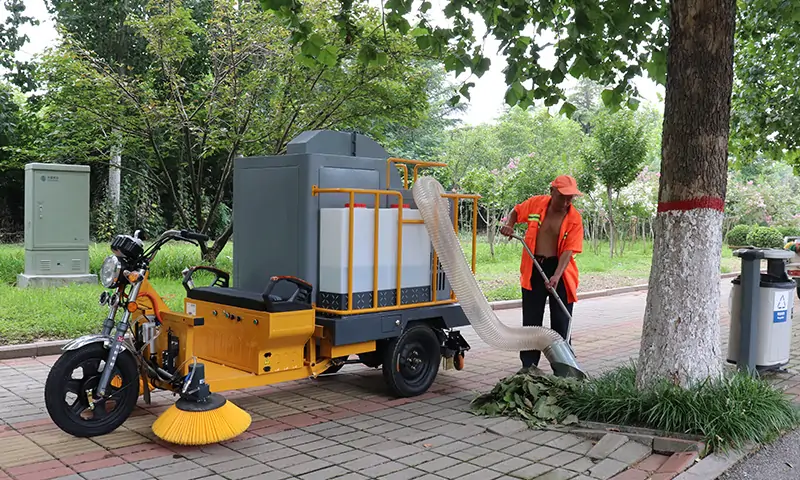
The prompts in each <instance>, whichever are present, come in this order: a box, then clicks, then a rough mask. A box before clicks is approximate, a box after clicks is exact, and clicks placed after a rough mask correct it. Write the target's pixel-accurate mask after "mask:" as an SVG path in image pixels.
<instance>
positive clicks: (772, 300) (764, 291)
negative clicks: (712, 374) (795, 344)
mask: <svg viewBox="0 0 800 480" xmlns="http://www.w3.org/2000/svg"><path fill="white" fill-rule="evenodd" d="M775 273H776V272H775V271H774V270H773V272H772V274H769V273H762V274H761V281H760V286H759V287H760V288H759V289H758V298H759V301H758V309H757V311H756V314H755V316H754V318H753V321H754V322H755V323H756V331H757V334H756V339H755V349H756V354H755V367H756V368H757V369H774V368H780V367H782V366H784V365H786V364H787V363H788V362H789V352H790V350H791V344H792V314H793V311H794V290H795V288H796V284H795V282H794V280H792V279H791V278H789V277H788V276H787V275H786V274H785V272H784V274H783V275H775ZM732 283H733V288H732V290H731V295H730V299H729V308H730V314H731V321H730V336H729V340H728V362H729V363H734V364H735V363H737V361H738V357H739V335H740V329H741V313H742V312H741V308H742V301H741V295H742V278H741V275H739V276H737V277H736V278H735V279H734V280H733V282H732Z"/></svg>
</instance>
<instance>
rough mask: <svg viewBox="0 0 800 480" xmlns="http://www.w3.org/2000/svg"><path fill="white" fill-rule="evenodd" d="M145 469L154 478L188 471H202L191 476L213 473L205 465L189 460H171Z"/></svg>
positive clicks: (186, 473) (203, 475)
mask: <svg viewBox="0 0 800 480" xmlns="http://www.w3.org/2000/svg"><path fill="white" fill-rule="evenodd" d="M145 471H146V472H147V473H149V474H150V475H152V476H154V477H156V478H160V477H166V476H167V475H173V474H183V475H188V472H190V471H195V472H200V471H202V472H204V473H202V474H200V475H197V476H195V477H193V478H201V477H205V476H208V475H213V474H214V472H212V471H211V470H209V469H207V468H205V467H200V466H199V465H197V464H196V463H193V462H190V461H188V460H173V462H172V463H170V464H168V465H162V466H159V467H156V468H152V469H147V470H145Z"/></svg>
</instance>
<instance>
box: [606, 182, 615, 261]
mask: <svg viewBox="0 0 800 480" xmlns="http://www.w3.org/2000/svg"><path fill="white" fill-rule="evenodd" d="M606 193H607V194H608V227H609V234H608V242H609V250H610V252H611V258H614V213H613V210H612V208H613V207H612V204H613V202H614V198H613V193H614V192H613V191H612V190H611V186H610V185H609V186H607V187H606Z"/></svg>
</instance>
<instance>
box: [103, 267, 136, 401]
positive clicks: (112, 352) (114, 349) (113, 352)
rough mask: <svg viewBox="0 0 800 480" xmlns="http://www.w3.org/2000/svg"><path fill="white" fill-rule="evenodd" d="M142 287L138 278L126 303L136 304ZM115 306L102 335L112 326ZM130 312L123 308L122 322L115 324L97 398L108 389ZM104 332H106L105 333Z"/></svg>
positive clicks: (120, 350)
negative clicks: (115, 328) (114, 332)
mask: <svg viewBox="0 0 800 480" xmlns="http://www.w3.org/2000/svg"><path fill="white" fill-rule="evenodd" d="M141 287H142V277H140V278H139V279H138V280H137V281H136V283H134V284H133V287H131V292H130V295H128V303H131V302H133V303H136V299H137V298H138V297H139V289H140V288H141ZM116 309H117V306H112V310H111V312H110V313H109V318H107V319H106V321H105V322H104V323H103V333H104V334H110V333H111V328H112V327H113V325H114V320H113V318H114V314H115V313H116ZM131 315H132V312H131V311H130V309H128V308H127V304H126V308H125V312H124V313H123V314H122V320H120V321H119V323H117V331H116V334H115V335H114V337H113V338H114V340H113V341H112V342H111V348H110V349H109V352H108V358H107V359H106V365H105V367H104V368H103V374H102V375H101V376H100V383H99V384H98V385H97V396H98V397H101V398H102V397H104V396H105V394H106V388H108V384H109V382H110V381H111V373H112V372H113V371H114V365H116V363H117V357H118V356H119V354H120V352H122V344H123V343H124V342H125V333H126V332H127V330H128V322H129V321H130V318H131ZM106 330H108V331H107V332H106Z"/></svg>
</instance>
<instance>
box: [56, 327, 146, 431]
mask: <svg viewBox="0 0 800 480" xmlns="http://www.w3.org/2000/svg"><path fill="white" fill-rule="evenodd" d="M107 357H108V349H106V348H105V347H104V346H103V344H102V343H99V342H98V343H91V344H89V345H86V346H84V347H82V348H80V349H78V350H70V351H67V352H65V353H64V354H63V355H62V356H61V357H60V358H59V359H58V360H57V361H56V363H55V364H54V365H53V368H51V369H50V373H49V374H48V375H47V381H46V383H45V385H44V400H45V406H46V407H47V412H48V413H49V414H50V418H52V419H53V422H54V423H55V424H56V425H58V427H59V428H60V429H61V430H63V431H65V432H67V433H69V434H70V435H73V436H76V437H94V436H98V435H105V434H107V433H111V432H113V431H114V430H116V429H117V428H118V427H119V426H120V425H122V424H123V423H124V422H125V420H127V419H128V417H129V416H130V414H131V412H133V409H134V408H135V407H136V402H137V400H138V398H139V372H138V369H137V367H136V359H135V358H134V357H133V355H132V354H131V353H130V352H128V351H123V352H122V353H120V354H119V356H117V361H116V363H115V365H114V373H113V376H112V377H111V378H112V381H114V382H113V383H115V384H117V385H118V386H113V385H109V387H108V390H107V392H108V395H109V398H107V399H104V400H102V401H100V402H96V403H95V404H94V410H90V409H89V402H88V400H87V398H86V396H87V395H86V393H85V391H86V390H91V391H92V393H96V389H97V384H98V383H99V382H100V375H101V374H102V370H101V368H100V366H101V364H102V365H103V366H105V360H106V358H107ZM78 369H80V371H81V378H80V379H76V378H73V374H74V373H75V371H76V370H78ZM109 383H112V382H109ZM81 392H83V393H81ZM68 394H72V395H74V396H75V399H74V400H68V399H67V397H68ZM93 396H94V395H93ZM109 406H111V411H110V412H109V411H108V408H107V407H109ZM98 412H103V415H102V416H101V415H97V413H98ZM84 415H86V416H84ZM87 416H88V417H89V418H87ZM96 416H97V417H98V418H95V417H96Z"/></svg>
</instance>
